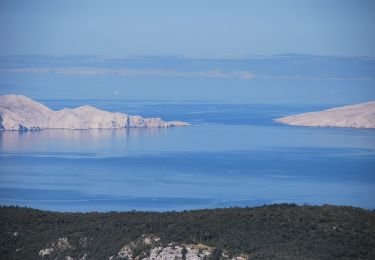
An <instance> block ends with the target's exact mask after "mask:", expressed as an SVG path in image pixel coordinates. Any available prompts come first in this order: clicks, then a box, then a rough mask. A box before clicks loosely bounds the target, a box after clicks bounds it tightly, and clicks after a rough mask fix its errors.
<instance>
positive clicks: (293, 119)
mask: <svg viewBox="0 0 375 260" xmlns="http://www.w3.org/2000/svg"><path fill="white" fill-rule="evenodd" d="M274 120H275V121H276V122H279V123H282V124H286V125H293V126H315V127H352V128H375V101H372V102H367V103H361V104H356V105H350V106H343V107H337V108H332V109H328V110H324V111H318V112H310V113H303V114H298V115H292V116H287V117H282V118H278V119H274Z"/></svg>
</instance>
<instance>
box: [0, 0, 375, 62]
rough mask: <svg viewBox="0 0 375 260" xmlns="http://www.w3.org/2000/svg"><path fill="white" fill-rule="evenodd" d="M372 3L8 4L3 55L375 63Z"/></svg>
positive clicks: (0, 17)
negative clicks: (303, 57) (287, 56)
mask: <svg viewBox="0 0 375 260" xmlns="http://www.w3.org/2000/svg"><path fill="white" fill-rule="evenodd" d="M374 28H375V1H373V0H368V1H367V0H310V1H305V0H273V1H271V0H259V1H251V0H243V1H242V0H226V1H222V0H189V1H186V0H185V1H183V0H158V1H156V0H149V1H145V0H134V1H126V0H123V1H120V0H110V1H104V0H103V1H96V0H87V1H77V0H64V1H54V0H33V1H28V0H24V1H20V0H1V1H0V37H1V40H0V55H14V54H48V55H71V54H94V55H105V56H126V55H163V54H169V55H180V56H195V57H212V56H216V57H228V56H229V57H231V56H242V55H247V54H278V53H307V54H323V55H344V56H354V55H365V56H374V57H375V47H374V46H375V30H374Z"/></svg>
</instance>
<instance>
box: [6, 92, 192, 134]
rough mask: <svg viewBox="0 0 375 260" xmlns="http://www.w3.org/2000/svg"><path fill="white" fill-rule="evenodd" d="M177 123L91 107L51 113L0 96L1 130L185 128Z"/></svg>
mask: <svg viewBox="0 0 375 260" xmlns="http://www.w3.org/2000/svg"><path fill="white" fill-rule="evenodd" d="M187 125H189V124H188V123H185V122H180V121H170V122H165V121H162V120H161V119H160V118H143V117H141V116H137V115H128V114H124V113H119V112H108V111H105V110H100V109H97V108H95V107H93V106H90V105H83V106H80V107H77V108H73V109H71V108H64V109H61V110H57V111H54V110H52V109H50V108H49V107H47V106H45V105H43V104H41V103H39V102H37V101H34V100H32V99H30V98H28V97H25V96H23V95H4V96H0V130H15V131H20V130H41V129H81V130H83V129H120V128H133V127H173V126H187Z"/></svg>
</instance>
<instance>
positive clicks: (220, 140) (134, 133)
mask: <svg viewBox="0 0 375 260" xmlns="http://www.w3.org/2000/svg"><path fill="white" fill-rule="evenodd" d="M40 101H42V102H43V103H45V104H46V105H48V106H50V107H52V108H54V109H60V108H63V107H76V106H78V105H83V104H91V105H95V106H97V107H99V108H102V109H106V110H110V111H122V112H127V113H130V114H141V115H143V116H160V117H162V118H163V119H165V120H183V121H187V122H190V123H192V126H189V127H179V128H168V129H122V130H85V131H80V130H43V131H37V132H2V133H0V204H7V205H21V206H28V207H34V208H41V209H49V210H59V211H93V210H95V211H108V210H132V209H136V210H157V211H165V210H185V209H198V208H215V207H230V206H255V205H262V204H268V203H280V202H294V203H298V204H304V203H308V204H314V205H315V204H325V203H328V204H336V205H352V206H360V207H364V208H375V199H374V198H375V131H374V130H364V129H338V128H306V127H292V126H285V125H280V124H278V123H275V122H273V121H272V119H273V118H277V117H281V116H285V115H289V114H295V113H301V112H306V111H314V110H320V109H325V108H328V107H332V106H335V105H336V104H319V105H310V106H304V105H296V104H289V105H285V104H284V105H277V104H276V105H275V104H265V105H261V104H248V103H243V104H242V103H238V102H237V103H230V102H212V101H210V102H209V101H200V102H196V101H179V102H172V101H170V102H166V101H160V100H159V101H158V100H148V101H145V100H144V101H140V100H138V101H137V100H113V99H110V100H104V101H103V100H98V99H96V100H79V99H75V100H67V99H59V100H53V99H43V100H40Z"/></svg>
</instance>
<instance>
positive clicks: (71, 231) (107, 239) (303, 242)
mask: <svg viewBox="0 0 375 260" xmlns="http://www.w3.org/2000/svg"><path fill="white" fill-rule="evenodd" d="M0 234H1V235H0V259H40V256H39V255H38V254H39V251H40V250H41V249H44V248H48V247H49V246H50V245H51V244H52V243H54V242H56V241H58V239H59V238H63V237H66V238H68V239H69V241H70V243H71V245H72V246H71V247H69V248H68V249H67V251H68V252H69V256H71V257H73V258H74V259H76V258H79V257H81V256H83V255H84V254H87V259H108V258H109V257H110V256H113V255H115V254H116V253H117V252H118V251H119V250H120V248H122V247H123V246H124V244H127V243H131V242H133V241H137V240H139V238H140V237H141V236H142V235H144V234H153V235H155V236H157V237H160V238H161V240H160V242H161V243H164V244H168V243H171V242H176V243H186V244H189V243H190V244H191V243H193V244H198V243H202V244H205V245H209V246H213V247H215V248H216V249H215V250H214V253H213V254H212V256H211V258H212V259H219V258H220V253H221V252H222V250H225V251H226V252H228V253H229V254H236V255H239V254H241V253H244V254H247V255H248V256H249V257H250V259H375V213H374V212H371V211H367V210H364V209H360V208H353V207H339V206H329V205H326V206H296V205H291V204H278V205H269V206H262V207H255V208H227V209H210V210H195V211H184V212H167V213H155V212H137V211H133V212H109V213H56V212H48V211H40V210H35V209H29V208H20V207H0ZM148 249H149V248H144V250H148ZM137 250H138V251H137V252H136V253H137V254H138V255H145V254H147V253H146V252H142V250H141V249H140V248H139V249H137ZM184 254H186V251H185V250H184ZM51 257H52V258H53V259H55V258H57V259H65V258H62V256H61V255H59V252H58V251H56V252H54V255H53V256H52V255H51Z"/></svg>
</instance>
